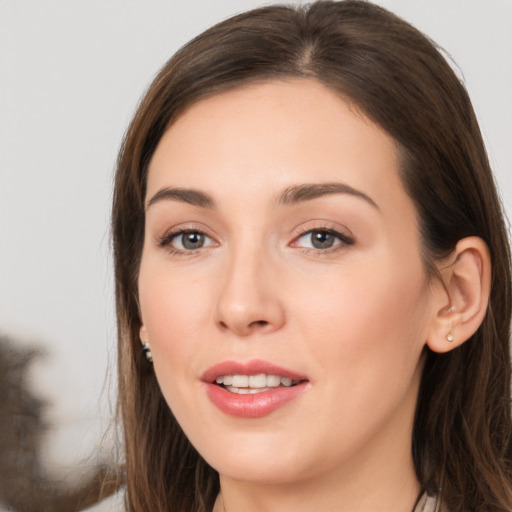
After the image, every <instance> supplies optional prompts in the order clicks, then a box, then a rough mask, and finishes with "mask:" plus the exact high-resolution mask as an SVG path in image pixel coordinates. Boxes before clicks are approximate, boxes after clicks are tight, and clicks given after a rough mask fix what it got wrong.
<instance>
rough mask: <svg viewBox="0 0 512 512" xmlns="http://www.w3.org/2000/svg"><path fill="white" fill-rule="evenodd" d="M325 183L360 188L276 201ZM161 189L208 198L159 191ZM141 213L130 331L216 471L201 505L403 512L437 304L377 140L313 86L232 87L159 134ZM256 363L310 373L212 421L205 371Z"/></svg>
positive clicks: (384, 145)
mask: <svg viewBox="0 0 512 512" xmlns="http://www.w3.org/2000/svg"><path fill="white" fill-rule="evenodd" d="M334 182H336V183H343V184H345V185H348V186H349V187H351V188H352V189H354V190H356V191H358V192H360V193H362V194H364V195H365V196H366V199H365V198H363V197H361V196H360V195H356V194H354V193H346V192H341V193H332V194H325V195H321V196H319V197H316V198H314V199H308V200H300V201H296V202H291V203H286V204H285V203H284V202H283V201H279V199H278V198H279V197H280V196H281V195H282V194H283V191H285V190H287V189H289V188H290V187H295V186H297V185H303V184H312V183H315V184H318V183H334ZM168 187H173V188H180V189H194V190H199V191H201V192H202V193H204V194H208V196H209V197H210V198H211V199H212V201H214V202H215V206H214V207H211V206H206V207H205V205H197V204H190V203H188V202H185V201H183V200H182V199H183V198H181V199H180V198H177V197H162V194H160V198H158V196H156V195H157V194H158V193H159V192H160V191H162V190H164V189H166V188H168ZM146 208H147V216H146V235H145V242H144V248H143V254H142V261H141V268H140V275H139V293H140V307H141V318H142V328H141V339H142V340H143V341H149V343H150V344H151V350H152V354H153V359H154V370H155V373H156V376H157V379H158V381H159V384H160V386H161V388H162V392H163V394H164V396H165V399H166V401H167V403H168V404H169V406H170V407H171V409H172V411H173V413H174V415H175V416H176V418H177V420H178V421H179V423H180V425H181V426H182V428H183V429H184V431H185V433H186V435H187V436H188V438H189V439H190V441H191V442H192V444H193V445H194V446H195V447H196V448H197V450H198V451H199V453H200V454H201V455H202V456H203V457H204V458H205V459H206V461H207V462H208V463H210V464H211V465H212V466H213V467H214V468H215V469H216V470H217V471H219V473H220V479H221V496H219V499H218V500H217V503H216V506H215V509H214V510H215V511H223V510H224V509H225V510H226V511H227V512H232V511H237V510H244V511H248V512H251V511H267V512H270V511H280V512H282V511H290V512H291V511H293V512H301V511H311V510H315V511H337V512H339V511H352V512H365V511H373V512H375V511H389V510H394V511H397V512H399V511H403V512H409V511H410V510H411V509H412V508H413V506H414V503H415V500H416V498H417V496H418V493H419V491H420V488H419V484H418V482H417V479H416V477H415V474H414V470H413V465H412V457H411V449H410V445H411V433H412V421H413V416H414V409H415V403H416V397H417V393H418V385H419V380H420V376H421V369H422V354H423V351H424V347H425V344H426V340H427V339H428V337H429V335H430V333H431V331H432V329H433V325H434V324H435V322H436V319H437V317H438V312H439V310H440V308H443V307H444V308H447V307H448V306H449V299H448V298H447V295H446V292H445V289H444V288H443V286H442V285H441V283H439V282H437V281H431V280H429V279H428V278H427V276H426V274H425V270H424V265H423V263H422V258H421V251H420V240H419V232H418V222H417V217H416V212H415V209H414V206H413V203H412V201H411V199H410V198H409V197H408V196H407V194H406V192H405V191H404V188H403V186H402V183H401V181H400V179H399V176H398V158H397V149H396V147H395V144H394V142H393V140H392V139H391V138H390V136H388V135H387V134H386V133H385V132H384V131H383V130H382V129H381V128H380V127H379V126H377V125H376V124H374V123H373V122H371V121H370V120H369V119H368V118H366V117H365V116H364V115H363V114H361V113H360V112H358V111H357V110H356V109H355V108H354V107H352V106H350V105H349V104H348V103H347V102H345V101H344V100H343V99H342V98H340V96H339V95H337V94H335V93H334V92H332V91H331V90H329V89H327V88H326V87H324V86H323V85H321V84H319V83H318V82H315V81H314V80H309V79H307V80H306V79H304V80H293V81H286V82H284V81H283V82H272V83H263V84H257V85H250V86H244V87H241V88H238V89H235V90H232V91H229V92H226V93H222V94H219V95H216V96H214V97H211V98H208V99H204V100H201V101H199V102H198V103H196V104H194V105H193V106H192V107H191V108H189V109H188V110H187V111H186V112H185V113H184V114H183V115H182V116H181V117H180V118H179V119H178V120H177V121H176V122H175V123H174V124H173V125H172V126H171V127H170V128H169V129H168V130H167V132H166V133H165V134H164V136H163V138H162V139H161V141H160V143H159V145H158V147H157V149H156V152H155V154H154V156H153V159H152V161H151V164H150V168H149V177H148V186H147V206H146ZM182 229H187V230H191V231H199V232H202V233H204V234H205V235H206V237H205V238H204V241H205V242H204V246H203V247H201V248H197V249H188V250H186V249H185V250H184V249H183V245H182V242H183V238H182V237H181V236H180V235H179V231H180V230H182ZM326 229H327V230H335V231H337V232H339V233H341V235H343V236H342V239H338V238H335V239H334V243H333V247H331V248H330V249H322V248H320V249H319V248H316V247H315V246H314V245H313V244H312V239H311V234H310V233H311V230H317V231H319V232H324V231H325V230H326ZM173 233H178V234H175V236H174V238H172V236H171V235H170V234H173ZM308 233H309V234H308ZM347 238H348V239H350V240H351V242H350V243H347V240H346V239H347ZM177 251H178V252H177ZM436 328H437V329H438V330H439V327H438V325H437V324H436ZM252 359H263V360H265V361H269V362H272V363H273V364H276V365H279V366H283V367H285V368H288V369H290V370H293V371H295V372H298V373H301V374H304V375H306V376H307V378H308V384H307V386H306V389H305V391H304V393H302V394H301V395H300V396H299V397H297V398H296V399H294V400H292V401H291V402H288V403H287V404H286V405H284V406H282V407H281V408H279V409H277V410H276V411H274V412H272V413H271V414H270V415H268V416H265V417H262V418H253V419H248V418H238V417H233V416H229V415H226V414H224V413H223V412H221V411H220V410H219V409H218V408H217V407H216V406H214V405H213V404H212V402H211V401H210V400H209V398H208V397H207V395H206V393H205V386H204V383H203V382H202V381H201V376H202V374H203V373H204V372H205V371H206V370H207V369H208V368H210V367H211V366H213V365H214V364H217V363H220V362H222V361H226V360H236V361H241V362H245V361H250V360H252Z"/></svg>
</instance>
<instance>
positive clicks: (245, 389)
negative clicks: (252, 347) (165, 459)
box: [202, 360, 309, 418]
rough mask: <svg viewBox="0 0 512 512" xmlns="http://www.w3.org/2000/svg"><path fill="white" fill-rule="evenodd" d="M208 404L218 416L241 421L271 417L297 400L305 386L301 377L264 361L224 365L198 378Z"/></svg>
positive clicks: (209, 370)
mask: <svg viewBox="0 0 512 512" xmlns="http://www.w3.org/2000/svg"><path fill="white" fill-rule="evenodd" d="M202 380H203V382H204V383H205V386H206V392H207V395H208V397H209V399H210V400H211V401H212V403H213V404H214V405H215V406H217V407H218V408H219V409H220V410H221V411H222V412H224V413H225V414H228V415H231V416H238V417H243V418H260V417H263V416H266V415H268V414H271V413H272V412H273V411H275V410H276V409H278V408H280V407H282V406H284V405H285V404H286V403H288V402H290V401H291V400H293V399H295V398H297V397H299V396H300V395H301V394H302V393H303V392H304V391H305V389H306V387H307V383H308V382H309V381H308V379H307V377H306V376H305V375H302V374H299V373H296V372H293V371H290V370H288V369H286V368H282V367H280V366H276V365H274V364H271V363H269V362H266V361H260V360H253V361H250V362H248V363H240V362H236V361H225V362H223V363H220V364H218V365H215V366H213V367H211V368H209V369H208V370H207V371H206V372H205V373H204V374H203V376H202Z"/></svg>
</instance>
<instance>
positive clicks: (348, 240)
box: [158, 227, 355, 256]
mask: <svg viewBox="0 0 512 512" xmlns="http://www.w3.org/2000/svg"><path fill="white" fill-rule="evenodd" d="M313 233H323V234H328V235H331V236H333V237H334V238H335V239H337V241H338V243H336V242H335V245H334V246H333V247H328V248H326V249H319V248H314V247H300V246H298V245H296V243H297V241H298V240H300V239H301V238H304V237H305V236H307V235H312V234H313ZM187 234H197V235H199V236H203V237H205V238H208V239H210V240H212V241H213V239H212V238H211V237H210V236H208V235H207V234H206V233H205V232H204V231H202V230H200V229H194V228H189V229H179V230H177V231H171V232H170V233H166V234H165V235H163V236H162V237H161V238H160V239H159V240H158V245H159V246H160V247H163V248H166V249H167V250H168V251H169V253H170V254H172V255H176V256H192V255H197V254H199V253H200V252H201V249H204V248H206V247H209V246H210V245H211V244H208V245H206V246H202V247H198V248H197V249H178V248H176V247H174V246H173V245H172V242H173V241H174V240H176V239H177V238H179V237H180V236H181V237H182V236H184V235H187ZM214 243H215V242H214ZM354 244H355V240H354V238H352V237H351V236H348V235H346V234H344V233H340V232H339V231H337V230H336V229H333V228H329V227H314V228H309V229H304V230H303V231H302V232H301V233H299V235H298V236H296V237H295V238H294V239H293V241H292V242H291V244H290V246H291V247H294V246H295V247H297V248H298V249H300V250H302V251H303V252H307V253H311V252H313V253H315V254H318V255H327V254H331V253H333V252H337V251H339V250H342V249H344V248H346V247H350V246H352V245H354Z"/></svg>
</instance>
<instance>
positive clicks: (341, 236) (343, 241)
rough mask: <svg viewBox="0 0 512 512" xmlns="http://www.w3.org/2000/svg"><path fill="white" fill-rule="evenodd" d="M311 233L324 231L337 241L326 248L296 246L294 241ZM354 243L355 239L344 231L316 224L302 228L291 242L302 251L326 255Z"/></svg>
mask: <svg viewBox="0 0 512 512" xmlns="http://www.w3.org/2000/svg"><path fill="white" fill-rule="evenodd" d="M313 233H326V234H328V235H331V236H333V237H334V238H336V239H337V241H338V243H336V242H335V245H334V246H333V247H329V248H326V249H318V248H312V247H300V246H297V245H296V243H297V241H298V240H300V239H301V238H304V237H305V236H307V235H312V234H313ZM355 243H356V241H355V239H354V238H353V237H351V236H349V235H347V234H345V233H341V232H340V231H338V230H336V229H333V228H330V227H327V226H324V227H322V226H318V227H314V228H308V229H304V230H303V231H302V232H301V233H300V234H299V235H298V236H297V237H295V238H294V240H293V242H292V243H291V245H292V247H293V246H296V247H297V248H298V249H300V250H302V251H303V252H307V253H311V252H313V253H315V254H316V255H322V256H323V255H328V254H331V253H333V252H337V251H340V250H343V249H345V248H347V247H350V246H352V245H354V244H355Z"/></svg>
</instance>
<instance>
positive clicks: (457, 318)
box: [427, 237, 491, 353]
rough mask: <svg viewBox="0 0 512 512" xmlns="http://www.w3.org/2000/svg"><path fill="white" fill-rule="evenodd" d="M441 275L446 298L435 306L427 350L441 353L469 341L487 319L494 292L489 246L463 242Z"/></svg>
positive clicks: (472, 239)
mask: <svg viewBox="0 0 512 512" xmlns="http://www.w3.org/2000/svg"><path fill="white" fill-rule="evenodd" d="M439 271H440V274H441V277H442V284H443V288H444V294H441V296H442V298H441V299H440V301H439V302H438V304H436V305H435V308H436V310H435V318H434V319H433V323H432V327H431V330H430V333H429V336H428V339H427V346H428V347H429V348H430V349H431V350H433V351H434V352H440V353H441V352H448V351H450V350H452V349H454V348H456V347H458V346H460V345H462V344H463V343H464V342H465V341H467V340H468V339H469V338H470V337H471V336H472V335H473V334H474V333H475V332H476V331H477V329H478V328H479V327H480V325H481V323H482V321H483V319H484V317H485V313H486V311H487V305H488V302H489V294H490V288H491V259H490V255H489V249H488V247H487V244H486V243H485V242H484V241H483V240H482V239H481V238H479V237H467V238H463V239H462V240H460V241H459V242H458V243H457V245H456V247H455V249H454V251H453V253H452V254H451V255H450V256H449V258H447V265H443V266H442V268H440V269H439Z"/></svg>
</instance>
